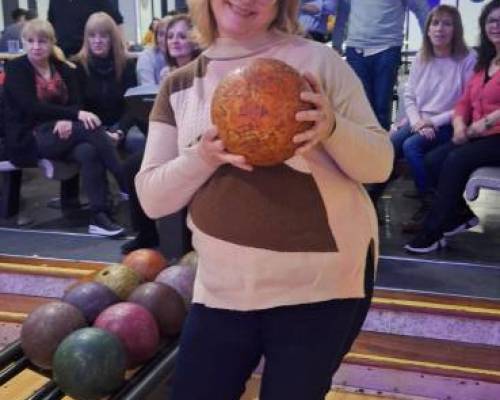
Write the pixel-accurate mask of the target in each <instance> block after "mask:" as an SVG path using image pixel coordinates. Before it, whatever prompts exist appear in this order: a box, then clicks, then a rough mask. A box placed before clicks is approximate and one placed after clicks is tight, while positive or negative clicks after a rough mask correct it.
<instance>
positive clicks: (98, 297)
mask: <svg viewBox="0 0 500 400" xmlns="http://www.w3.org/2000/svg"><path fill="white" fill-rule="evenodd" d="M62 300H63V301H64V302H66V303H70V304H73V305H74V306H75V307H76V308H78V309H79V310H80V311H81V312H82V314H83V315H84V317H85V319H86V320H87V322H88V323H89V324H92V323H93V322H94V320H95V319H96V318H97V316H98V315H99V314H100V313H101V312H102V311H103V310H104V309H106V308H108V307H109V306H111V305H112V304H115V303H118V302H119V301H120V298H119V297H118V296H117V295H116V294H115V293H114V292H113V291H112V290H111V289H110V288H108V287H107V286H105V285H103V284H101V283H98V282H86V283H82V284H80V285H78V286H75V287H73V288H72V289H71V290H69V291H68V292H67V293H66V294H65V295H64V296H63V298H62Z"/></svg>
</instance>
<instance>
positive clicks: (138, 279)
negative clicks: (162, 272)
mask: <svg viewBox="0 0 500 400" xmlns="http://www.w3.org/2000/svg"><path fill="white" fill-rule="evenodd" d="M94 279H95V281H96V282H98V283H101V284H103V285H104V286H107V287H108V288H109V289H111V290H112V291H113V292H114V293H115V294H116V295H117V296H118V297H119V298H120V299H121V300H125V299H126V298H127V297H128V296H130V293H132V291H133V290H134V289H135V288H136V287H137V286H139V285H140V284H141V283H142V280H143V278H142V276H141V275H140V274H139V273H137V272H136V271H134V270H133V269H132V268H130V267H127V266H126V265H122V264H112V265H110V266H108V267H106V268H104V269H103V270H101V271H99V273H98V274H97V275H96V276H95V278H94Z"/></svg>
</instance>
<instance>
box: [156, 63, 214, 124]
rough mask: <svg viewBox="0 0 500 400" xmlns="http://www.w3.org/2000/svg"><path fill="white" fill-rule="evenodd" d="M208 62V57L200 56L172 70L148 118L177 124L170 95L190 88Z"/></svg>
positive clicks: (202, 74)
mask: <svg viewBox="0 0 500 400" xmlns="http://www.w3.org/2000/svg"><path fill="white" fill-rule="evenodd" d="M208 63H209V59H208V58H206V57H203V56H200V57H198V58H197V59H196V60H193V61H192V62H190V63H189V64H187V65H185V66H184V67H181V68H179V69H176V70H174V71H172V72H171V73H170V74H169V75H168V77H167V79H166V80H165V81H164V82H163V84H162V85H161V87H160V91H159V92H158V95H157V96H156V99H155V103H154V105H153V109H152V110H151V114H150V115H149V120H150V121H157V122H164V123H166V124H169V125H172V126H177V123H176V121H175V114H174V110H173V108H172V104H171V102H170V96H171V95H172V94H174V93H177V92H180V91H182V90H187V89H190V88H191V87H192V86H193V82H194V79H195V78H203V77H204V76H205V74H206V73H207V66H208Z"/></svg>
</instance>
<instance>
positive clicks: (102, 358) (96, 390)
mask: <svg viewBox="0 0 500 400" xmlns="http://www.w3.org/2000/svg"><path fill="white" fill-rule="evenodd" d="M125 371H126V355H125V349H124V347H123V345H122V343H121V342H120V339H119V338H118V337H116V336H115V335H113V334H111V333H109V332H106V331H104V330H102V329H97V328H83V329H79V330H77V331H75V332H73V333H72V334H71V335H69V336H68V337H67V338H66V339H64V341H63V342H62V343H61V344H60V346H59V347H58V348H57V351H56V353H55V355H54V371H53V377H54V380H55V381H56V383H57V384H58V386H59V387H60V388H61V389H62V390H63V391H64V393H66V394H68V395H69V396H71V398H73V399H78V400H97V399H101V398H103V397H104V396H107V395H109V394H110V393H112V392H113V391H115V390H117V389H118V388H119V387H120V386H121V385H122V384H123V383H124V380H125ZM65 398H66V397H65Z"/></svg>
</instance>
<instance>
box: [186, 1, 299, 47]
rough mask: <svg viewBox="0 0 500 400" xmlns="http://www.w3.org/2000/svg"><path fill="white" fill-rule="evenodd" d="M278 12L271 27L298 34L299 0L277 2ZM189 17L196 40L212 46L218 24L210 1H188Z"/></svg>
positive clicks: (201, 43) (203, 44)
mask: <svg viewBox="0 0 500 400" xmlns="http://www.w3.org/2000/svg"><path fill="white" fill-rule="evenodd" d="M275 1H276V4H277V7H278V12H277V13H276V18H275V19H274V21H273V22H272V23H271V27H272V28H275V29H277V30H279V31H282V32H285V33H298V32H300V26H299V24H298V22H297V15H298V12H299V7H300V1H299V0H275ZM187 3H188V8H189V15H190V16H191V20H192V21H193V25H194V38H195V39H196V41H197V42H198V43H199V44H200V46H202V47H207V46H210V45H211V44H212V43H213V42H214V40H215V38H216V37H217V23H216V21H215V17H214V14H213V12H212V8H211V7H210V0H187Z"/></svg>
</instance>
